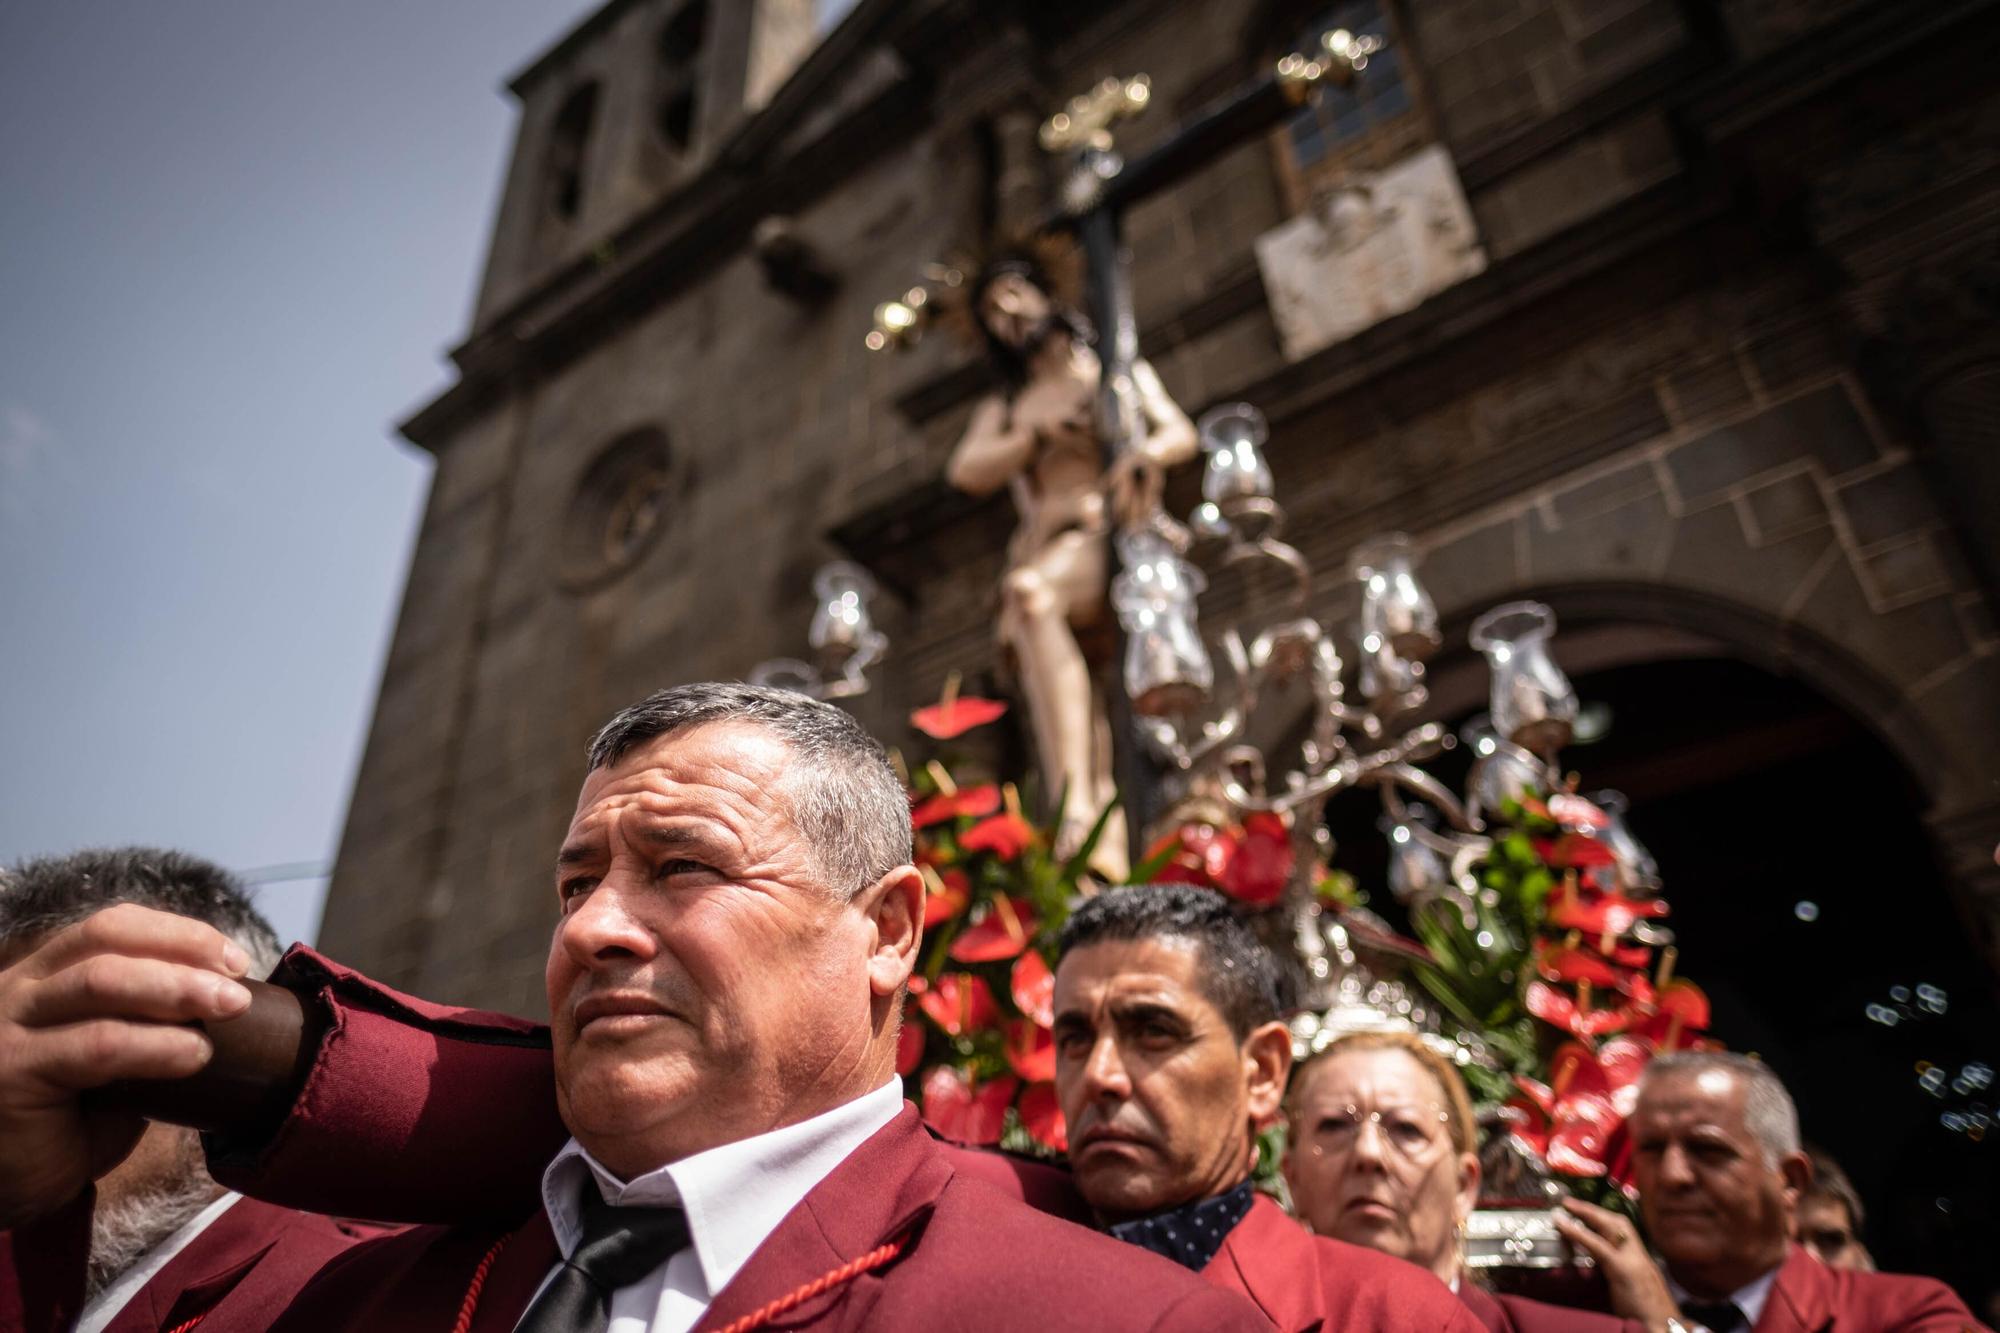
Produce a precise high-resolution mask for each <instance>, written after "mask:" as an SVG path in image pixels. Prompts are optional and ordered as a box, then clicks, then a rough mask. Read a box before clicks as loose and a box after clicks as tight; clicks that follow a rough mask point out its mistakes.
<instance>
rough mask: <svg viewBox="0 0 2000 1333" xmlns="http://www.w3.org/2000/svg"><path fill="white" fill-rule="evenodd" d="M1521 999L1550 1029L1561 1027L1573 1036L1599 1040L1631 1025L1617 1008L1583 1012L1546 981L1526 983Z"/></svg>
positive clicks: (1626, 1013)
mask: <svg viewBox="0 0 2000 1333" xmlns="http://www.w3.org/2000/svg"><path fill="white" fill-rule="evenodd" d="M1521 999H1522V1003H1523V1004H1525V1005H1526V1006H1527V1009H1528V1012H1529V1013H1531V1014H1533V1015H1534V1016H1535V1017H1536V1018H1539V1019H1541V1020H1542V1021H1543V1022H1544V1023H1547V1024H1549V1025H1550V1026H1552V1027H1559V1028H1561V1029H1562V1030H1563V1031H1564V1032H1567V1033H1569V1034H1570V1035H1571V1036H1572V1037H1601V1036H1603V1035H1604V1034H1605V1033H1607V1032H1620V1031H1623V1030H1624V1029H1625V1028H1627V1027H1629V1026H1631V1023H1632V1013H1631V1011H1630V1010H1629V1009H1625V1008H1622V1007H1618V1008H1607V1009H1591V1010H1589V1011H1588V1012H1586V1011H1585V1010H1583V1009H1581V1008H1579V1007H1578V1006H1577V1002H1576V1001H1575V1000H1574V999H1572V998H1570V996H1569V995H1568V994H1566V993H1565V992H1563V991H1559V990H1557V989H1556V988H1555V987H1554V986H1551V985H1549V984H1548V983H1547V982H1546V981H1531V982H1529V983H1528V987H1527V990H1526V991H1525V992H1523V994H1522V997H1521Z"/></svg>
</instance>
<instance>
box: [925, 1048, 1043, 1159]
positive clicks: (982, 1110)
mask: <svg viewBox="0 0 2000 1333" xmlns="http://www.w3.org/2000/svg"><path fill="white" fill-rule="evenodd" d="M1019 1086H1020V1085H1019V1084H1018V1083H1017V1082H1016V1081H1015V1080H1014V1079H1012V1078H1009V1077H1007V1076H1005V1075H1002V1076H1001V1077H999V1078H996V1079H992V1080H990V1081H988V1082H985V1083H979V1084H974V1083H973V1082H971V1081H970V1080H969V1079H967V1078H966V1076H965V1075H964V1074H962V1073H960V1072H959V1071H958V1070H956V1069H953V1068H952V1067H951V1066H950V1065H939V1066H938V1067H937V1068H936V1069H933V1070H931V1072H930V1073H928V1074H926V1075H924V1123H925V1124H927V1125H929V1126H930V1127H931V1128H932V1129H934V1130H936V1131H937V1132H938V1133H940V1134H942V1135H944V1136H945V1137H946V1138H948V1139H951V1140H954V1141H955V1142H958V1143H972V1144H985V1143H998V1142H999V1141H1000V1132H1001V1131H1002V1130H1003V1129H1005V1128H1006V1127H1007V1108H1008V1107H1009V1106H1010V1105H1012V1104H1013V1101H1014V1089H1015V1088H1017V1087H1019Z"/></svg>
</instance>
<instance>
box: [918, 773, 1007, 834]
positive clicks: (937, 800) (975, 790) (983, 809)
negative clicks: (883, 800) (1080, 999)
mask: <svg viewBox="0 0 2000 1333" xmlns="http://www.w3.org/2000/svg"><path fill="white" fill-rule="evenodd" d="M999 808H1000V784H999V783H997V782H988V783H984V784H982V785H980V786H977V787H960V788H959V789H958V791H957V793H956V794H955V795H951V796H947V795H945V794H944V793H943V792H939V793H938V794H937V795H935V796H930V797H926V798H925V799H924V800H921V801H918V802H917V803H916V804H915V805H914V806H912V807H911V808H910V827H912V828H929V827H930V826H931V825H933V824H942V823H944V822H945V821H946V820H947V819H957V818H958V817H959V816H960V815H971V816H973V817H975V818H976V817H978V816H980V815H990V814H992V813H993V812H994V811H995V810H998V809H999Z"/></svg>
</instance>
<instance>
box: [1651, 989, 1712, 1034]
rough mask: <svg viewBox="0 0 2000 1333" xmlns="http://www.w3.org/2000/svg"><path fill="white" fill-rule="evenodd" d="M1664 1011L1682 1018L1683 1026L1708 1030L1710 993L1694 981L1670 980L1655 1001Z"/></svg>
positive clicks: (1697, 1029) (1702, 1030)
mask: <svg viewBox="0 0 2000 1333" xmlns="http://www.w3.org/2000/svg"><path fill="white" fill-rule="evenodd" d="M1654 1003H1656V1004H1657V1005H1658V1006H1659V1007H1660V1010H1661V1012H1662V1013H1669V1014H1673V1015H1674V1016H1675V1017H1677V1018H1679V1019H1680V1020H1681V1026H1682V1027H1690V1028H1693V1029H1695V1030H1696V1031H1698V1032H1706V1031H1708V1023H1709V1013H1708V995H1707V993H1706V992H1704V991H1703V990H1702V988H1701V987H1699V986H1697V985H1695V984H1694V983H1693V982H1692V981H1686V980H1680V981H1669V982H1668V983H1667V984H1666V985H1665V986H1664V987H1662V988H1661V990H1660V994H1659V998H1658V999H1657V1000H1655V1001H1654Z"/></svg>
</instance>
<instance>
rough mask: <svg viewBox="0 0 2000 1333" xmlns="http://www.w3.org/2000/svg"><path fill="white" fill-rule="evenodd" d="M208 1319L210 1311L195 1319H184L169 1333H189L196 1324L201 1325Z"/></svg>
mask: <svg viewBox="0 0 2000 1333" xmlns="http://www.w3.org/2000/svg"><path fill="white" fill-rule="evenodd" d="M206 1318H208V1311H206V1310H203V1311H202V1312H201V1313H200V1314H198V1315H196V1316H195V1317H194V1318H192V1319H183V1320H182V1321H181V1322H180V1323H178V1324H175V1325H174V1326H173V1327H172V1328H171V1329H169V1330H168V1331H167V1333H188V1330H189V1329H191V1328H193V1327H194V1326H195V1325H196V1324H199V1323H200V1322H201V1321H202V1320H204V1319H206Z"/></svg>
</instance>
